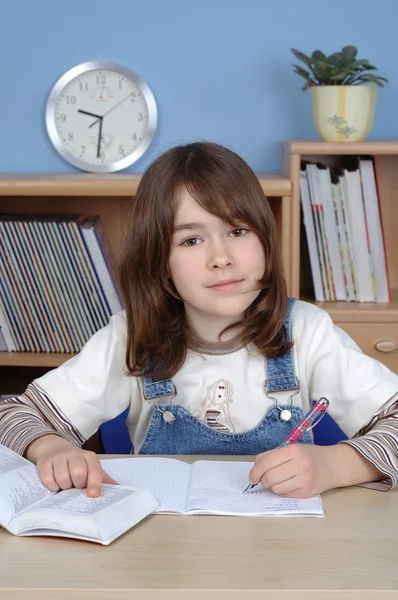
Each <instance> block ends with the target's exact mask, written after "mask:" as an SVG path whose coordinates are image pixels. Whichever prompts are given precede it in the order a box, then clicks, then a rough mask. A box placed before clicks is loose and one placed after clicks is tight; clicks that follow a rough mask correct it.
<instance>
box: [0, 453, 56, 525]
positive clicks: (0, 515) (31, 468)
mask: <svg viewBox="0 0 398 600" xmlns="http://www.w3.org/2000/svg"><path fill="white" fill-rule="evenodd" d="M53 494H54V492H51V491H50V490H49V489H48V488H46V487H45V486H44V485H43V484H42V483H41V481H40V477H39V474H38V470H37V468H36V467H35V465H33V464H32V463H30V462H29V461H28V460H26V459H25V458H23V457H22V456H19V454H16V453H15V452H13V451H12V450H9V449H8V448H6V447H5V446H2V445H0V524H1V525H3V524H6V523H7V522H8V521H10V520H11V519H12V518H13V517H14V516H15V515H16V514H18V513H19V512H20V511H22V510H24V509H26V508H27V507H29V506H31V505H32V504H35V503H36V502H38V501H39V500H42V499H43V498H46V497H48V496H52V495H53Z"/></svg>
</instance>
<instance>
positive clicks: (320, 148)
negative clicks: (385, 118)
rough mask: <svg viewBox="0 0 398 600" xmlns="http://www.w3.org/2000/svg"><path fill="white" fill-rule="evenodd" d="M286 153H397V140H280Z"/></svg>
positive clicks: (306, 154)
mask: <svg viewBox="0 0 398 600" xmlns="http://www.w3.org/2000/svg"><path fill="white" fill-rule="evenodd" d="M282 145H283V147H284V151H285V152H287V154H290V153H291V154H297V155H305V156H308V155H322V154H326V155H327V154H334V155H344V154H363V155H366V154H369V155H374V156H377V155H380V154H391V155H394V154H398V142H320V141H319V142H318V141H316V142H305V141H304V142H300V141H295V142H282Z"/></svg>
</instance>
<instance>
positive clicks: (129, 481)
mask: <svg viewBox="0 0 398 600" xmlns="http://www.w3.org/2000/svg"><path fill="white" fill-rule="evenodd" d="M101 464H102V468H103V469H104V471H106V472H107V473H108V474H109V475H110V476H111V477H113V478H114V479H115V480H116V481H118V482H119V483H121V484H123V485H128V486H133V487H134V486H139V487H143V488H146V489H147V490H149V491H150V492H151V494H152V495H153V496H154V497H155V498H157V500H158V501H159V507H158V508H157V510H156V511H155V512H163V513H179V514H184V515H200V514H213V515H247V516H261V517H263V516H268V515H278V516H312V517H320V516H324V510H323V505H322V500H321V498H320V496H313V497H312V498H308V499H298V498H282V497H280V496H277V495H276V494H274V493H273V492H271V491H270V490H265V489H264V488H263V487H262V486H261V485H260V486H258V487H255V488H254V489H253V490H252V491H250V492H247V493H245V494H244V493H243V490H244V489H245V488H246V487H247V485H248V483H249V471H250V469H251V468H252V466H253V463H250V462H242V461H218V460H217V461H212V460H197V461H196V462H194V463H193V464H192V465H190V464H188V463H185V462H183V461H182V460H178V459H174V458H155V457H142V458H133V457H131V458H115V459H104V460H101Z"/></svg>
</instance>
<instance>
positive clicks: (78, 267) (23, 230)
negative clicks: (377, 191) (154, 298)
mask: <svg viewBox="0 0 398 600" xmlns="http://www.w3.org/2000/svg"><path fill="white" fill-rule="evenodd" d="M0 250H1V260H0V329H1V335H2V337H1V338H0V348H2V349H3V350H4V349H6V350H8V351H10V352H12V351H17V352H61V353H62V352H68V353H73V352H78V351H79V350H80V349H81V347H82V346H83V345H84V344H85V343H86V342H87V341H88V339H90V337H92V336H93V335H94V333H96V332H97V331H98V330H99V329H101V328H102V327H104V326H105V325H106V324H107V323H108V320H109V317H110V316H111V315H112V314H115V313H116V312H118V311H120V310H122V308H123V306H122V303H121V301H120V293H119V290H118V287H117V279H116V273H115V266H114V260H113V255H112V252H111V249H110V245H109V242H108V239H107V236H106V234H105V231H104V229H103V227H102V224H101V220H100V218H99V217H98V216H89V217H86V216H82V215H40V216H38V215H34V216H32V215H25V214H24V215H0ZM4 347H5V348H4Z"/></svg>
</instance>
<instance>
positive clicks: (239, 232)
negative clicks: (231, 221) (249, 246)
mask: <svg viewBox="0 0 398 600" xmlns="http://www.w3.org/2000/svg"><path fill="white" fill-rule="evenodd" d="M231 233H232V235H233V236H234V237H243V236H244V235H246V234H247V233H249V230H248V229H246V228H245V227H235V229H233V230H232V231H231Z"/></svg>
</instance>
